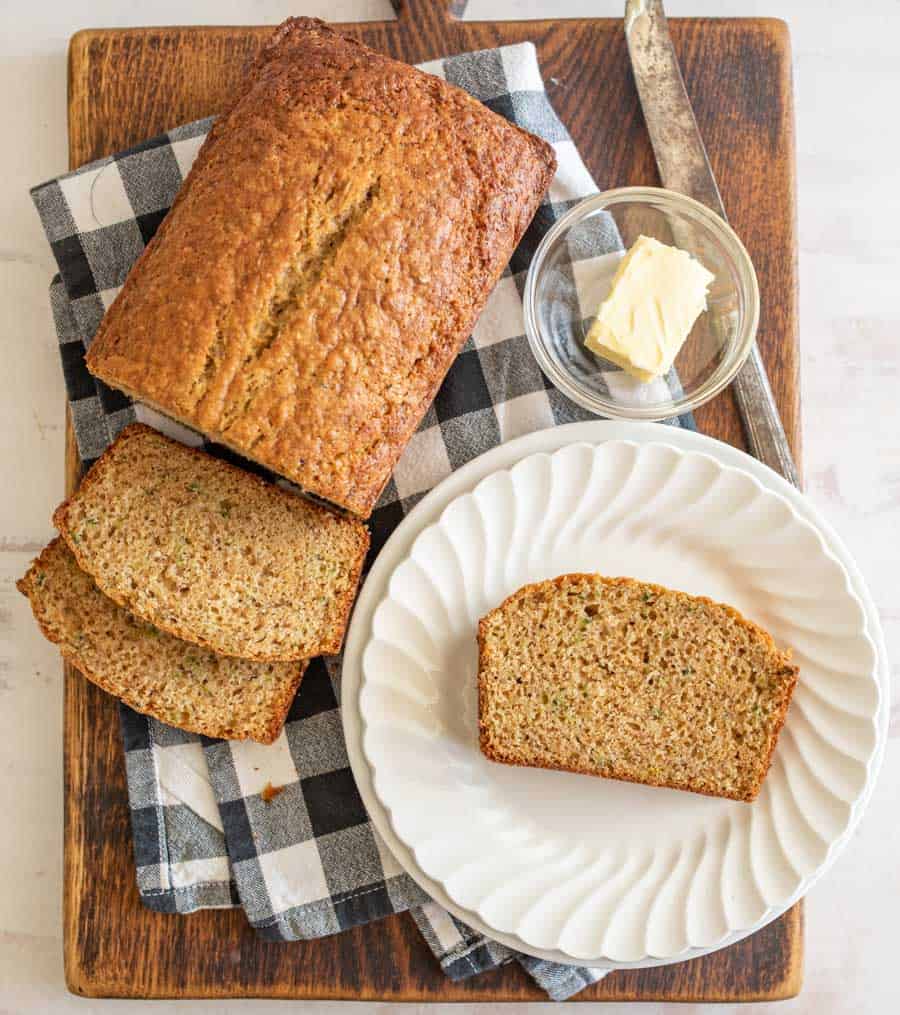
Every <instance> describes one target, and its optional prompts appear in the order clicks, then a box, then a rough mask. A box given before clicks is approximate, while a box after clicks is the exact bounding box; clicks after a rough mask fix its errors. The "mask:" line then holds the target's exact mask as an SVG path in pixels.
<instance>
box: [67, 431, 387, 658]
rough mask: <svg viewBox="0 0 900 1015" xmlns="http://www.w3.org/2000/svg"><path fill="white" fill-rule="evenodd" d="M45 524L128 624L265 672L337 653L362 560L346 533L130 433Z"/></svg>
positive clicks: (310, 509) (334, 519)
mask: <svg viewBox="0 0 900 1015" xmlns="http://www.w3.org/2000/svg"><path fill="white" fill-rule="evenodd" d="M53 522H54V524H55V525H56V527H57V528H58V529H59V531H60V532H61V533H62V535H63V537H64V538H65V540H66V542H67V543H68V544H69V547H70V548H71V550H72V552H73V553H74V554H75V557H76V559H77V560H78V564H79V566H80V567H81V568H82V569H83V570H85V571H87V572H88V574H90V575H91V577H92V578H93V579H94V581H95V582H96V583H97V585H98V586H99V587H100V589H101V590H102V591H103V592H105V593H106V595H108V596H110V597H111V598H112V599H114V600H115V601H116V602H117V603H119V604H120V605H121V606H124V607H125V608H126V609H128V610H129V611H130V612H131V613H134V614H136V615H137V616H138V617H140V618H141V619H142V620H146V621H147V622H148V623H150V624H153V625H154V626H155V627H158V628H159V629H160V630H163V631H167V632H168V633H169V634H173V635H175V636H176V637H178V638H183V639H184V640H185V641H193V642H196V643H197V644H198V645H203V646H204V647H206V648H209V649H212V651H214V652H218V653H220V654H222V655H232V656H239V657H241V658H244V659H255V660H259V661H268V662H272V661H286V660H296V659H308V658H311V657H312V656H317V655H323V654H332V653H335V652H337V651H339V649H340V647H341V641H342V639H343V636H344V630H345V628H346V626H347V619H348V616H349V613H350V607H351V605H352V603H353V598H354V595H355V593H356V586H357V583H358V581H359V575H360V571H361V570H362V566H363V561H364V559H365V555H366V550H367V549H368V546H369V534H368V531H367V530H366V528H365V526H364V525H362V524H361V523H360V522H358V521H356V520H353V519H349V518H346V517H344V516H341V515H337V514H335V513H333V512H331V511H328V510H327V509H325V508H323V507H320V506H319V505H318V504H313V503H312V502H311V501H309V500H307V499H306V498H304V497H300V496H296V495H294V494H292V493H290V492H288V491H286V490H282V489H280V488H279V487H277V486H274V485H273V484H271V483H267V482H265V481H264V480H263V479H260V478H259V477H258V476H255V475H253V474H251V473H249V472H245V471H244V470H242V469H238V468H236V467H235V466H233V465H229V464H228V463H226V462H223V461H221V460H219V459H217V458H214V457H212V455H208V454H206V453H204V452H202V451H196V450H194V449H192V448H188V447H185V446H184V445H183V444H179V443H178V442H177V441H173V440H170V439H169V438H168V437H165V436H163V435H162V434H161V433H159V432H157V431H156V430H153V429H152V428H151V427H148V426H143V425H140V424H136V425H134V426H129V427H126V428H125V429H124V430H123V431H122V433H121V434H120V435H119V437H118V439H117V440H116V441H115V443H114V444H112V446H111V447H110V448H109V449H108V450H107V451H106V453H105V454H104V455H103V456H102V458H100V459H99V460H98V461H97V462H96V463H95V464H94V466H93V467H92V468H91V470H90V472H88V474H87V476H86V477H85V478H84V480H83V482H82V484H81V486H80V487H79V489H78V491H77V492H76V493H75V494H74V495H73V496H72V498H71V499H70V500H68V501H67V502H66V503H65V504H63V505H62V506H61V507H59V508H58V509H57V511H56V514H55V515H54V516H53Z"/></svg>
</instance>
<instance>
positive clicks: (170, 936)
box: [64, 0, 803, 1002]
mask: <svg viewBox="0 0 900 1015" xmlns="http://www.w3.org/2000/svg"><path fill="white" fill-rule="evenodd" d="M445 5H446V0H444V2H442V0H409V2H407V3H406V4H405V5H404V7H403V9H402V10H401V13H400V16H399V19H398V21H396V22H381V23H369V24H357V25H345V26H339V27H340V28H341V30H342V31H346V32H347V33H348V34H351V35H355V36H357V37H358V38H360V39H362V40H363V41H365V42H366V43H368V44H369V45H370V46H373V47H374V48H376V49H380V50H382V51H384V52H386V53H389V54H390V55H392V56H395V57H398V58H399V59H401V60H407V61H409V62H410V63H416V62H419V61H422V60H428V59H433V58H435V57H438V56H442V55H449V54H452V53H459V52H464V51H467V50H474V49H482V48H486V47H490V46H498V45H503V44H506V43H513V42H520V41H523V40H526V39H530V40H532V41H533V42H534V43H535V44H536V45H537V48H538V55H539V58H540V64H541V69H542V71H543V74H544V78H545V80H546V82H547V86H548V91H549V94H550V98H551V100H552V102H553V104H554V106H555V107H556V109H557V111H558V112H559V114H560V116H561V117H562V119H563V121H564V122H565V123H566V126H567V127H568V128H569V130H570V132H571V133H572V135H573V137H574V139H575V142H576V144H577V145H578V147H579V149H580V151H581V153H582V155H583V157H584V159H585V161H586V162H587V164H588V167H589V168H590V170H591V171H592V173H593V175H594V178H595V179H596V180H597V182H598V184H599V185H600V187H601V188H603V187H612V186H621V185H625V184H641V183H642V184H658V182H659V181H658V177H657V174H656V169H655V165H654V161H653V155H652V153H651V150H650V145H649V142H648V139H647V135H646V132H645V130H644V125H643V121H642V118H641V113H640V110H639V108H638V103H637V97H636V94H635V90H634V84H633V82H632V79H631V76H630V73H629V70H628V60H627V56H626V51H625V42H624V38H623V33H622V27H621V23H620V22H619V21H617V20H567V21H532V22H500V23H493V22H482V23H474V22H466V23H463V22H458V21H454V20H452V19H451V18H450V17H449V16H448V15H447V14H446V13H445ZM298 6H301V7H302V4H300V5H298ZM298 13H302V10H300V11H298ZM270 27H271V26H270ZM268 30H269V29H267V28H149V29H122V30H119V29H116V30H109V31H103V30H93V29H90V30H86V31H83V32H79V33H78V34H77V35H76V36H74V37H73V38H72V41H71V45H70V49H69V155H70V163H71V166H72V167H73V168H74V167H75V166H79V165H81V164H82V163H85V162H88V161H90V160H91V159H96V158H100V157H101V156H104V155H108V154H109V153H110V152H113V151H116V150H117V149H121V148H125V147H127V146H129V145H132V144H134V143H136V142H137V141H140V140H142V139H144V138H146V137H149V136H151V135H154V134H158V133H160V132H162V131H164V130H166V129H167V128H169V127H173V126H175V125H177V124H179V123H184V122H186V121H190V120H194V119H197V118H199V117H202V116H207V115H208V114H211V113H215V112H217V111H218V110H219V108H220V107H221V105H222V103H223V101H224V99H225V97H226V96H227V95H228V94H229V93H230V92H231V90H232V89H233V88H234V86H235V84H236V82H237V81H238V79H239V77H240V74H241V69H242V67H243V66H244V64H245V63H246V62H247V60H248V59H249V58H250V57H252V56H253V55H254V54H255V52H256V51H257V49H258V48H259V46H260V45H261V43H262V41H263V39H264V38H265V36H266V34H267V32H268ZM672 34H673V37H674V40H675V45H676V48H677V49H678V54H679V57H680V60H681V66H682V68H683V71H684V76H685V79H686V82H687V88H688V91H689V93H690V95H691V98H692V101H693V103H694V109H695V110H696V114H697V120H698V122H699V124H700V129H701V131H702V132H703V136H704V138H705V140H706V144H707V147H708V149H709V154H710V158H711V160H712V164H713V167H714V169H715V172H716V175H717V177H718V180H719V185H720V187H721V190H722V195H723V197H724V200H725V206H726V207H727V209H728V213H729V217H730V219H731V222H732V224H733V225H734V228H735V229H736V230H737V232H738V234H739V235H740V236H741V238H742V239H743V240H744V243H745V244H746V245H747V247H748V249H749V251H750V254H751V256H752V257H753V260H754V262H755V264H756V269H757V272H758V273H759V281H760V289H761V292H762V324H761V330H760V336H759V338H760V345H761V348H762V353H763V357H764V359H765V361H766V363H767V365H768V368H769V375H770V377H771V380H772V388H773V390H774V392H775V395H776V398H777V400H778V404H779V406H780V409H781V413H782V417H783V419H784V423H785V428H786V430H787V433H788V435H789V437H790V438H791V441H792V443H793V447H794V452H795V454H798V455H799V450H800V449H799V420H800V414H799V411H800V396H799V376H798V350H797V279H796V256H797V251H796V236H795V200H794V134H793V106H792V95H791V58H790V42H789V38H788V32H787V28H786V27H785V25H784V24H783V23H781V22H779V21H768V20H755V19H754V20H749V19H737V20H718V19H691V20H683V21H674V22H673V23H672ZM697 422H698V425H699V428H700V429H701V430H703V431H704V432H705V433H709V434H712V435H714V436H716V437H719V438H721V439H722V440H726V441H729V442H730V443H732V444H736V445H738V446H741V445H742V438H741V429H740V424H739V421H738V417H737V415H736V412H735V409H734V404H733V401H732V397H731V395H730V393H727V392H726V393H725V394H723V395H721V396H719V397H718V398H717V399H716V400H715V401H714V402H712V403H710V404H709V405H707V406H705V407H704V408H703V409H701V410H700V411H699V412H698V413H697ZM79 474H80V467H79V463H78V460H77V455H76V453H75V449H74V442H73V440H72V433H71V427H69V432H68V439H67V461H66V479H67V486H68V488H69V489H70V490H71V489H72V488H74V486H75V485H77V482H78V477H79ZM65 679H66V692H65V872H64V879H65V888H64V891H65V899H64V935H65V967H66V980H67V982H68V984H69V988H70V989H71V990H72V991H74V992H75V993H78V994H85V995H90V996H115V997H146V998H151V997H154V998H159V997H209V998H212V997H215V998H224V997H281V998H322V999H340V998H347V999H351V998H352V999H372V1000H374V999H381V1000H389V1001H488V1002H497V1001H527V1000H541V999H544V995H543V994H542V993H541V992H540V991H538V990H537V989H536V988H535V987H534V985H533V983H532V982H531V980H530V979H529V978H528V977H527V976H526V975H525V974H524V973H523V972H522V970H521V969H520V968H519V967H518V966H517V965H515V964H514V965H510V966H507V967H504V968H503V969H499V970H496V971H494V972H492V973H489V974H486V975H483V976H479V977H476V978H474V979H472V980H468V981H464V982H462V983H451V982H450V981H449V980H447V979H446V977H444V975H443V974H442V973H441V971H440V969H439V968H438V966H437V963H436V962H435V960H434V958H433V957H432V955H431V953H430V951H429V950H428V948H427V947H426V945H425V944H424V942H423V941H422V939H421V937H420V936H419V934H418V931H417V930H416V928H415V926H414V924H413V922H412V919H411V918H410V917H409V916H408V915H405V914H404V915H400V916H396V917H393V918H391V919H388V920H384V921H382V922H380V923H376V924H372V925H370V926H368V927H361V928H357V929H356V930H353V931H348V932H346V933H343V934H339V935H336V936H334V937H330V938H325V939H323V940H319V941H311V942H306V943H296V944H287V945H278V944H271V943H266V942H264V941H262V940H260V939H259V938H258V937H257V936H256V934H255V933H254V932H253V931H252V930H251V929H250V928H249V927H248V926H247V923H246V920H245V919H244V916H243V914H242V913H241V912H240V911H216V912H202V913H197V914H194V915H191V916H173V915H162V914H157V913H151V912H149V911H148V910H146V909H144V908H143V907H142V906H141V904H140V901H139V899H138V895H137V891H136V889H135V886H134V862H133V859H132V853H131V834H130V829H129V818H128V803H127V797H126V788H125V771H124V764H123V759H122V749H121V745H120V742H119V732H118V723H117V714H116V709H115V703H114V702H113V700H112V699H111V698H110V697H108V696H106V695H104V694H103V693H102V692H100V691H99V690H97V688H95V687H94V686H93V685H91V684H89V683H87V681H85V680H83V679H82V678H81V677H80V676H79V675H78V674H77V673H74V672H73V671H71V670H67V672H66V677H65ZM802 940H803V920H802V914H801V909H800V906H796V907H794V909H792V910H791V911H789V912H788V913H787V914H785V915H784V916H783V917H781V919H779V920H776V921H775V922H774V923H772V924H770V925H769V926H768V927H766V928H764V929H763V930H761V931H759V932H758V933H757V934H755V935H753V936H752V937H750V938H747V939H745V940H744V941H742V942H740V943H739V944H736V945H733V946H732V947H730V948H727V949H723V950H721V951H719V952H716V953H714V954H712V955H708V956H706V957H705V958H701V959H696V960H694V961H691V962H685V963H680V964H677V965H672V966H667V967H663V968H658V969H648V970H637V971H623V972H616V973H613V974H612V975H610V976H609V977H607V978H606V979H604V980H603V981H601V982H600V983H599V984H597V985H596V986H594V987H591V988H589V989H587V990H585V991H584V992H583V993H582V994H581V995H580V996H579V1000H583V1001H587V1000H642V1001H649V1000H661V999H668V1000H678V1001H751V1000H773V999H778V998H787V997H792V996H794V995H795V994H796V993H797V992H798V991H799V989H800V982H801V967H802Z"/></svg>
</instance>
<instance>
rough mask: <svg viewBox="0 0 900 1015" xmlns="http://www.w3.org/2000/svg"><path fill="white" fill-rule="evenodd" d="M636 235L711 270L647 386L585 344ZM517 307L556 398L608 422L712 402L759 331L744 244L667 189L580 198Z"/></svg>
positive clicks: (552, 233) (536, 262)
mask: <svg viewBox="0 0 900 1015" xmlns="http://www.w3.org/2000/svg"><path fill="white" fill-rule="evenodd" d="M641 234H643V235H645V236H652V237H654V238H655V239H657V240H659V241H660V242H661V243H667V244H670V245H673V246H676V247H680V248H681V249H682V250H686V251H688V253H690V254H692V255H693V256H694V257H695V258H696V259H697V260H698V261H699V262H700V263H701V264H702V265H703V266H704V267H705V268H707V269H708V270H709V271H711V272H712V273H713V274H714V275H715V279H714V281H713V282H712V283H711V285H710V287H709V294H708V296H707V309H706V311H705V312H704V313H702V314H701V315H700V317H699V318H698V319H697V322H696V323H695V325H694V327H693V329H692V330H691V333H690V335H688V337H687V339H686V341H685V343H684V345H683V346H682V347H681V351H680V352H679V354H678V357H677V358H676V360H675V366H674V368H673V370H672V371H670V373H669V375H668V376H667V377H665V378H659V379H657V380H655V381H651V382H649V383H642V382H640V381H638V380H635V379H634V378H632V377H630V376H629V375H628V374H626V373H625V372H624V371H622V370H619V369H618V368H617V367H616V366H614V364H612V363H609V362H608V361H606V360H604V359H601V358H600V357H598V356H595V355H594V354H593V353H592V352H590V351H589V350H588V349H586V348H585V346H584V340H585V337H586V336H587V333H588V329H589V328H590V326H591V323H592V322H593V320H594V316H595V315H596V313H597V309H598V308H599V306H600V303H601V302H602V301H603V299H604V298H605V297H606V295H607V293H608V292H609V288H610V283H611V281H612V276H613V274H614V272H615V270H616V267H617V266H618V263H619V261H620V259H621V257H622V255H623V253H624V249H627V248H629V247H631V246H632V244H633V243H634V242H635V241H636V240H637V238H638V236H639V235H641ZM616 248H620V249H616ZM524 310H525V330H526V333H527V335H528V341H529V343H530V345H531V351H532V352H533V353H534V356H535V358H536V359H537V361H538V363H539V364H540V367H541V369H542V370H543V371H544V373H545V374H546V375H547V377H548V379H549V380H550V381H551V382H552V383H553V384H554V385H555V386H556V387H557V388H558V389H559V390H560V391H561V392H563V394H565V395H568V397H569V398H571V399H572V400H573V401H574V402H577V403H578V404H579V405H581V406H583V407H584V408H585V409H589V410H590V411H591V412H595V413H597V414H598V415H600V416H608V417H610V418H611V419H645V420H654V419H667V418H668V417H670V416H677V415H680V414H681V413H684V412H690V411H691V410H693V409H696V408H697V406H699V405H702V404H703V403H704V402H707V401H709V399H711V398H712V397H713V396H714V395H717V394H718V393H719V392H720V391H721V390H722V389H723V388H724V387H726V385H728V384H729V383H730V381H731V380H732V378H733V377H734V375H735V374H736V373H737V372H738V370H740V368H741V366H742V365H743V363H744V361H745V360H746V358H747V356H748V355H749V353H750V350H751V348H752V346H753V341H754V339H755V337H756V328H757V325H758V323H759V286H758V285H757V281H756V272H755V271H754V270H753V264H752V262H751V261H750V256H749V254H748V253H747V251H746V250H745V249H744V245H743V244H742V243H741V241H740V240H739V239H738V238H737V236H736V235H735V233H734V230H732V229H731V227H730V226H729V225H728V224H727V223H726V222H725V221H724V220H723V219H721V218H720V217H719V216H718V215H715V214H714V213H713V212H711V211H710V210H709V209H708V208H706V207H705V206H704V205H702V204H700V203H699V202H697V201H694V200H693V199H692V198H689V197H685V196H684V195H683V194H676V193H675V192H674V191H671V190H662V189H660V188H658V187H621V188H618V189H616V190H607V191H606V192H605V193H603V194H598V195H597V196H596V197H590V198H587V200H585V201H582V202H581V203H580V204H578V205H576V206H575V207H574V208H572V209H571V211H569V212H567V213H566V214H565V215H564V216H563V217H562V218H561V219H560V220H559V221H558V222H557V223H555V224H554V225H553V227H552V228H551V229H550V230H549V231H548V232H547V234H546V235H545V236H544V239H543V240H542V241H541V244H540V246H539V247H538V249H537V251H536V253H535V255H534V258H533V259H532V262H531V267H530V268H529V271H528V277H527V279H526V282H525V295H524Z"/></svg>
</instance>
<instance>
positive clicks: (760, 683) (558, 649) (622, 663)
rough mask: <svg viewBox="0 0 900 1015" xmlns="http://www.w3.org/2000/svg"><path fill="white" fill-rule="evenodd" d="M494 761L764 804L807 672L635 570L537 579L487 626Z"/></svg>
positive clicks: (486, 700)
mask: <svg viewBox="0 0 900 1015" xmlns="http://www.w3.org/2000/svg"><path fill="white" fill-rule="evenodd" d="M478 647H479V661H478V714H479V728H480V736H481V750H482V752H483V753H484V754H485V755H486V756H487V757H488V758H490V759H491V760H493V761H501V762H504V763H506V764H510V765H532V766H536V767H539V768H555V769H563V770H565V771H569V772H583V773H586V774H589V775H601V776H605V777H606V778H609V779H625V780H627V781H629V782H642V783H647V784H648V785H651V786H669V787H671V788H672V789H683V790H691V791H693V792H695V793H706V794H709V795H711V796H720V797H729V798H731V799H734V800H748V801H749V800H753V799H754V798H755V797H756V795H757V793H759V790H760V787H761V786H762V782H763V779H764V778H765V776H766V772H767V771H768V769H769V763H770V761H771V758H772V751H773V750H774V749H775V742H776V740H777V739H778V733H779V731H780V729H781V726H782V724H783V723H784V718H785V713H786V712H787V708H788V705H789V704H790V700H791V695H792V693H793V690H794V685H795V683H796V681H797V667H796V666H793V665H792V664H791V662H790V659H789V656H788V654H786V653H784V652H781V651H779V650H778V649H777V648H776V647H775V644H774V642H773V641H772V639H771V638H770V637H769V635H768V634H766V632H765V631H763V630H762V629H761V628H759V627H757V626H756V625H755V624H752V623H751V622H750V621H748V620H745V619H744V618H743V617H742V616H741V615H740V614H739V613H738V612H737V611H736V610H734V609H732V608H731V607H730V606H723V605H722V604H720V603H714V602H712V600H710V599H704V598H698V597H696V596H690V595H687V594H686V593H684V592H673V591H672V590H670V589H666V588H663V587H662V586H660V585H650V584H647V583H645V582H639V581H635V580H633V579H631V578H604V577H601V576H600V575H593V574H568V575H562V576H560V577H559V578H555V579H553V580H551V581H544V582H539V583H538V584H536V585H526V586H525V587H524V588H522V589H520V590H519V591H518V592H516V593H515V594H514V595H512V596H510V597H509V598H508V599H507V600H506V601H505V602H503V603H501V605H500V606H498V607H497V608H496V609H495V610H492V611H491V612H490V613H489V614H488V615H487V616H486V617H484V618H483V619H482V620H481V622H480V624H479V626H478Z"/></svg>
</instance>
